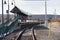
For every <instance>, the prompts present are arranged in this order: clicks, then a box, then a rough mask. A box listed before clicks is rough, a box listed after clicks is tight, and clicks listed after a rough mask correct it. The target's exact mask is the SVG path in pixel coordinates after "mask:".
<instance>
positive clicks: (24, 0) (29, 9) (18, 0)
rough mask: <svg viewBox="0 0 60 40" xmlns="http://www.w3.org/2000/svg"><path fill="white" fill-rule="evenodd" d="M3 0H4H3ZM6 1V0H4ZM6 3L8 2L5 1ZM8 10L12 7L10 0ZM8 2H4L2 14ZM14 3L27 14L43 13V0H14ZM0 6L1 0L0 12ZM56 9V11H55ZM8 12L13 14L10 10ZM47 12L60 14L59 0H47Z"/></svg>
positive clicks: (10, 0) (0, 8)
mask: <svg viewBox="0 0 60 40" xmlns="http://www.w3.org/2000/svg"><path fill="white" fill-rule="evenodd" d="M4 1H5V0H4ZM6 1H8V0H6ZM7 3H8V2H7ZM9 3H10V4H9V5H10V10H11V9H12V8H13V7H14V5H11V3H12V0H9ZM7 5H8V4H4V14H7V13H6V10H7V9H8V8H7V7H8V6H7ZM15 5H16V6H17V7H18V8H19V9H21V10H23V11H24V12H26V14H28V15H41V14H45V1H44V0H15ZM1 10H2V7H1V0H0V14H2V12H1ZM55 10H56V13H55ZM10 14H13V13H11V12H10ZM47 14H51V15H52V14H54V15H55V14H58V15H60V0H47Z"/></svg>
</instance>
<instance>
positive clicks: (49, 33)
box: [48, 26, 51, 38]
mask: <svg viewBox="0 0 60 40" xmlns="http://www.w3.org/2000/svg"><path fill="white" fill-rule="evenodd" d="M50 36H51V26H49V31H48V38H50Z"/></svg>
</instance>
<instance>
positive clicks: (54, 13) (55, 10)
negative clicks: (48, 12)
mask: <svg viewBox="0 0 60 40" xmlns="http://www.w3.org/2000/svg"><path fill="white" fill-rule="evenodd" d="M54 14H55V19H56V18H57V14H56V9H55V10H54Z"/></svg>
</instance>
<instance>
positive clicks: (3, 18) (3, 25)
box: [1, 0, 4, 34]
mask: <svg viewBox="0 0 60 40" xmlns="http://www.w3.org/2000/svg"><path fill="white" fill-rule="evenodd" d="M2 27H4V6H3V0H2ZM1 31H2V34H3V33H4V32H3V31H4V28H3V30H1Z"/></svg>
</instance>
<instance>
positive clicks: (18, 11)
mask: <svg viewBox="0 0 60 40" xmlns="http://www.w3.org/2000/svg"><path fill="white" fill-rule="evenodd" d="M10 12H12V13H17V14H19V15H23V16H28V15H27V14H25V13H24V12H22V11H21V10H20V9H19V8H18V7H17V6H15V7H14V8H13V9H12V10H11V11H10Z"/></svg>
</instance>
